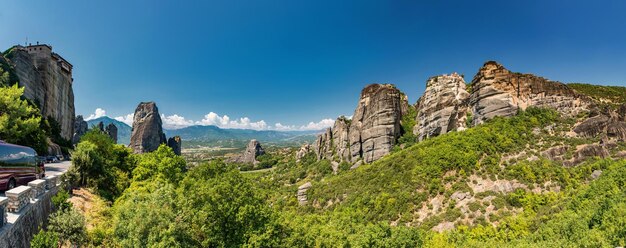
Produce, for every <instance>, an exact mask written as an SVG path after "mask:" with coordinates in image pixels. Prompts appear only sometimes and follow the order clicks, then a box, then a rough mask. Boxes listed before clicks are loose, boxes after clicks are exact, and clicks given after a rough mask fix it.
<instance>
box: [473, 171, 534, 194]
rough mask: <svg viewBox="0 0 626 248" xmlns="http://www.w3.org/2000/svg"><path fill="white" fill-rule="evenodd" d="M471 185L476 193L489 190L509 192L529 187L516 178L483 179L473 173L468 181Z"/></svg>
mask: <svg viewBox="0 0 626 248" xmlns="http://www.w3.org/2000/svg"><path fill="white" fill-rule="evenodd" d="M467 185H469V187H470V188H471V189H472V191H473V192H474V193H481V192H487V191H493V192H498V193H509V192H513V191H514V190H516V189H519V188H521V189H528V187H527V186H526V185H524V184H522V183H519V182H517V181H516V180H512V181H511V180H503V179H500V180H491V179H483V178H482V177H479V176H476V175H471V176H470V177H469V180H468V183H467Z"/></svg>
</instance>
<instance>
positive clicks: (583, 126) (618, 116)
mask: <svg viewBox="0 0 626 248" xmlns="http://www.w3.org/2000/svg"><path fill="white" fill-rule="evenodd" d="M592 115H593V116H591V117H589V118H587V119H586V120H584V121H583V122H581V123H579V124H578V125H576V126H575V127H574V132H575V133H576V134H577V135H579V136H582V137H597V136H605V137H607V138H609V139H615V140H618V141H626V104H623V105H621V106H620V107H619V108H618V109H617V110H613V109H609V108H605V109H603V110H598V111H595V112H592Z"/></svg>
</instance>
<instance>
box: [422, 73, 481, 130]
mask: <svg viewBox="0 0 626 248" xmlns="http://www.w3.org/2000/svg"><path fill="white" fill-rule="evenodd" d="M466 87H467V85H466V84H465V80H464V79H463V77H462V76H461V75H459V74H457V73H452V74H450V75H440V76H435V77H431V78H429V79H428V82H427V83H426V90H425V91H424V95H422V97H420V99H419V100H418V101H417V104H416V108H417V113H418V114H417V117H416V125H415V127H414V131H413V133H415V134H416V135H417V136H418V139H419V140H423V139H424V138H429V137H434V136H437V135H440V134H444V133H447V132H450V131H455V130H463V129H465V128H466V124H465V123H466V121H465V120H466V118H467V112H468V110H469V108H468V105H467V100H468V98H469V93H468V92H467V90H466Z"/></svg>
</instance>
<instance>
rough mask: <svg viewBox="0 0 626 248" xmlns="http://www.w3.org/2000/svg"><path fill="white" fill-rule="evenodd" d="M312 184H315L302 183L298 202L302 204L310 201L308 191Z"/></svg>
mask: <svg viewBox="0 0 626 248" xmlns="http://www.w3.org/2000/svg"><path fill="white" fill-rule="evenodd" d="M311 186H313V185H312V184H311V182H307V183H305V184H303V185H300V187H298V192H297V193H296V198H297V199H298V204H300V205H301V206H302V205H306V204H307V203H308V199H307V196H306V192H307V191H308V190H309V189H310V188H311Z"/></svg>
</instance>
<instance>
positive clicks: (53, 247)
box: [30, 230, 59, 248]
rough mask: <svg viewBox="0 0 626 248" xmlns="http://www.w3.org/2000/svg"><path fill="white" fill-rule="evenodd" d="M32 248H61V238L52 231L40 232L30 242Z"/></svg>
mask: <svg viewBox="0 0 626 248" xmlns="http://www.w3.org/2000/svg"><path fill="white" fill-rule="evenodd" d="M30 247H32V248H57V247H59V236H58V235H57V234H56V233H54V232H50V231H45V230H39V232H38V233H37V234H35V236H34V237H33V239H32V240H31V241H30Z"/></svg>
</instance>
